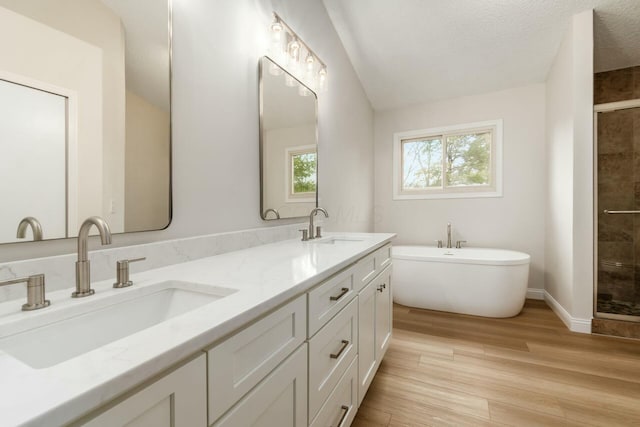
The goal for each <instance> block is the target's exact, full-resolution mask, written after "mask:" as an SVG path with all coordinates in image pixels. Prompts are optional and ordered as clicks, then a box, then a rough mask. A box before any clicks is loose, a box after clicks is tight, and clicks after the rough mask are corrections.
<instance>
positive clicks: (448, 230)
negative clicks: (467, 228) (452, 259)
mask: <svg viewBox="0 0 640 427" xmlns="http://www.w3.org/2000/svg"><path fill="white" fill-rule="evenodd" d="M452 247H453V246H452V245H451V223H450V222H448V223H447V248H449V249H450V248H452Z"/></svg>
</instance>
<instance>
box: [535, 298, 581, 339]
mask: <svg viewBox="0 0 640 427" xmlns="http://www.w3.org/2000/svg"><path fill="white" fill-rule="evenodd" d="M543 292H544V300H545V301H546V302H547V304H549V306H550V307H551V310H553V312H554V313H556V314H557V315H558V317H559V318H560V320H562V321H563V322H564V324H565V325H567V328H569V330H570V331H572V332H580V333H582V334H590V333H591V319H581V318H577V317H571V315H570V314H569V312H568V311H567V310H565V308H564V307H563V306H561V305H560V303H559V302H558V301H556V299H555V298H554V297H553V296H551V294H550V293H549V292H547V291H543ZM527 294H528V292H527Z"/></svg>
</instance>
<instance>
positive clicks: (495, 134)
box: [393, 120, 502, 200]
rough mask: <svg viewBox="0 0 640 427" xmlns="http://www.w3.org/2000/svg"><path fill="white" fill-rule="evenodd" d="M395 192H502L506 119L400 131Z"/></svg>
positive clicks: (439, 195) (399, 195)
mask: <svg viewBox="0 0 640 427" xmlns="http://www.w3.org/2000/svg"><path fill="white" fill-rule="evenodd" d="M393 155H394V156H393V157H394V159H393V166H394V167H393V169H394V171H393V181H394V184H393V187H394V188H393V198H394V199H396V200H402V199H444V198H467V197H501V196H502V182H501V180H502V174H501V169H502V165H501V161H502V120H494V121H490V122H482V123H469V124H465V125H458V126H449V127H442V128H434V129H424V130H418V131H409V132H401V133H396V134H395V135H394V151H393Z"/></svg>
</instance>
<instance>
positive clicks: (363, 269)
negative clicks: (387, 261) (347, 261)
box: [354, 252, 377, 292]
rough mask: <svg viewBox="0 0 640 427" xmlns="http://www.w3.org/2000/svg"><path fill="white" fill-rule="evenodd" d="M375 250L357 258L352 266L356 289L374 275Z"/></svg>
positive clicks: (375, 270) (364, 284) (365, 283)
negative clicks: (359, 258)
mask: <svg viewBox="0 0 640 427" xmlns="http://www.w3.org/2000/svg"><path fill="white" fill-rule="evenodd" d="M376 265H377V263H376V252H372V253H370V254H369V255H367V256H365V257H364V258H362V259H361V260H359V261H358V262H357V263H356V265H355V266H354V271H355V273H354V276H355V277H354V278H355V282H356V291H358V292H359V291H360V290H361V289H362V288H364V287H365V286H366V285H367V283H369V282H370V281H371V279H373V278H374V277H376V274H377V269H376Z"/></svg>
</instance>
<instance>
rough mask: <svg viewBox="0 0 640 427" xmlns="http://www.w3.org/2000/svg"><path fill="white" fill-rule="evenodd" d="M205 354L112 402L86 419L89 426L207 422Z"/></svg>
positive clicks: (165, 425) (147, 426)
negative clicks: (106, 407) (95, 414)
mask: <svg viewBox="0 0 640 427" xmlns="http://www.w3.org/2000/svg"><path fill="white" fill-rule="evenodd" d="M205 359H206V357H205V355H204V354H201V355H200V356H198V357H197V358H196V359H194V360H192V361H190V362H188V363H187V364H185V365H182V366H181V367H179V368H178V369H176V370H174V371H172V372H170V373H169V374H167V375H165V376H163V377H161V378H160V379H158V380H157V381H155V382H153V383H151V384H150V385H148V386H146V387H144V388H142V389H141V390H139V391H137V392H135V393H134V394H133V395H131V396H129V397H127V398H125V399H124V400H121V401H119V402H118V403H116V404H112V406H111V407H109V408H108V409H107V410H105V411H103V412H102V413H100V414H99V415H97V416H95V417H93V418H91V419H90V420H89V421H87V422H82V421H81V422H78V423H75V424H73V425H83V426H89V427H113V426H125V425H126V426H130V427H174V426H205V425H206V424H207V378H206V375H205V373H206V360H205Z"/></svg>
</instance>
